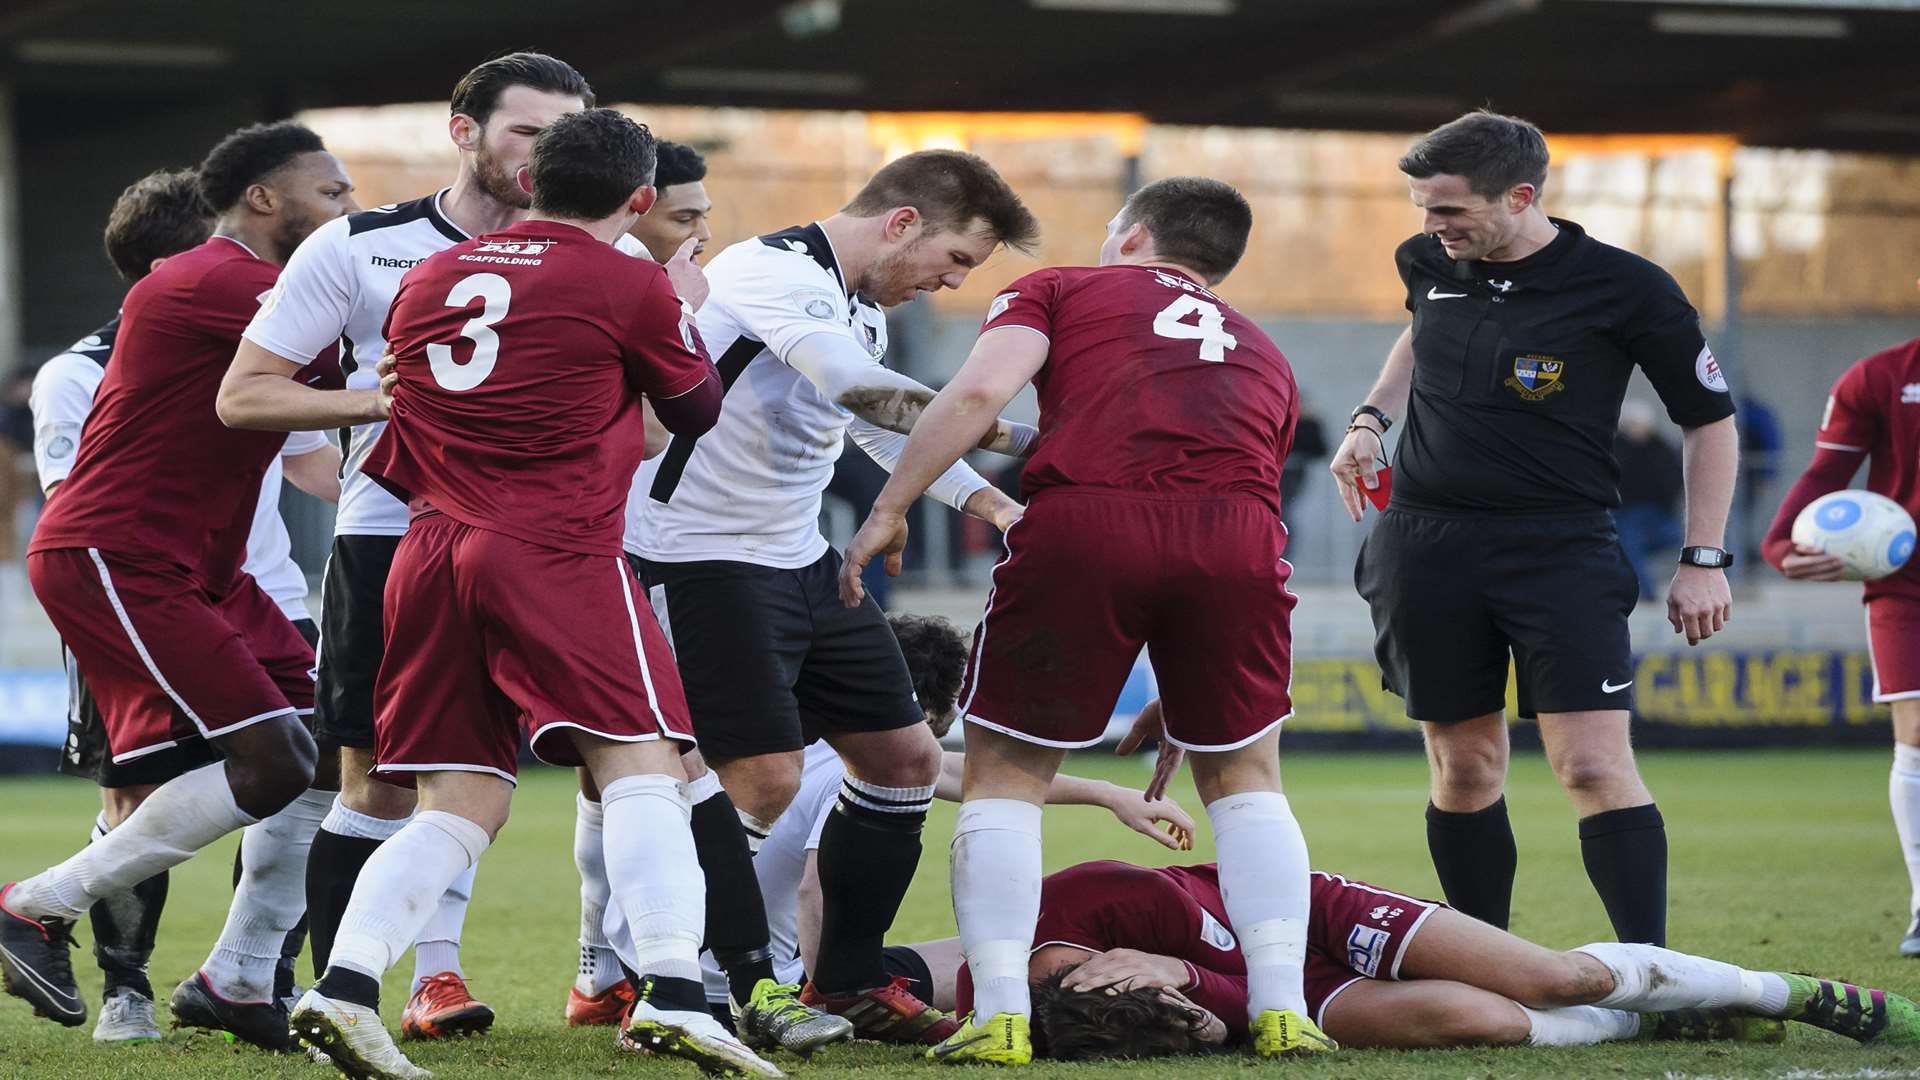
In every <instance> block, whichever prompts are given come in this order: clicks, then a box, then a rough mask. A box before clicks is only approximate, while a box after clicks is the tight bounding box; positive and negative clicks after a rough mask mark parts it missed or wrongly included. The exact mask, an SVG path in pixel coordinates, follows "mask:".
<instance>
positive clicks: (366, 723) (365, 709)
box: [313, 534, 401, 750]
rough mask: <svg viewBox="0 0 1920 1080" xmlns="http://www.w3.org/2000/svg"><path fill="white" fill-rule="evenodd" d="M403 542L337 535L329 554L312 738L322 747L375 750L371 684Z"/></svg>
mask: <svg viewBox="0 0 1920 1080" xmlns="http://www.w3.org/2000/svg"><path fill="white" fill-rule="evenodd" d="M400 540H401V538H400V537H398V536H380V535H374V534H362V535H344V536H336V537H334V538H333V549H332V550H331V551H330V552H328V553H327V570H326V573H325V574H324V575H323V576H322V577H321V579H320V649H319V660H320V662H319V683H318V684H317V685H316V686H315V687H314V694H313V737H314V739H315V740H317V741H318V742H319V743H320V745H322V746H325V747H339V746H350V747H353V748H355V749H358V750H371V749H373V682H374V680H375V679H376V678H378V677H379V675H380V659H381V657H383V656H385V655H386V639H385V637H384V634H385V633H386V630H385V626H384V625H383V624H382V622H381V617H380V613H381V610H382V598H383V597H384V596H385V595H386V591H387V573H388V571H390V570H392V569H393V553H394V552H395V551H396V550H398V549H399V547H400Z"/></svg>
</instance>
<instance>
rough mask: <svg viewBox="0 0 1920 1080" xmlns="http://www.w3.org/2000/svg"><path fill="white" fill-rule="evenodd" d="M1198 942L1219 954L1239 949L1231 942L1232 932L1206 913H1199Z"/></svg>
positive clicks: (1237, 945) (1234, 942)
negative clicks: (1210, 947) (1203, 943)
mask: <svg viewBox="0 0 1920 1080" xmlns="http://www.w3.org/2000/svg"><path fill="white" fill-rule="evenodd" d="M1200 940H1201V941H1204V942H1206V943H1207V944H1208V945H1210V946H1212V947H1213V948H1216V949H1219V950H1220V951H1221V952H1232V951H1233V950H1235V949H1237V948H1239V947H1240V945H1239V943H1238V942H1236V941H1234V940H1233V931H1231V930H1229V929H1227V928H1226V925H1225V924H1223V923H1222V922H1221V921H1220V920H1219V919H1216V918H1214V917H1213V915H1212V914H1210V913H1208V912H1206V911H1202V912H1201V913H1200Z"/></svg>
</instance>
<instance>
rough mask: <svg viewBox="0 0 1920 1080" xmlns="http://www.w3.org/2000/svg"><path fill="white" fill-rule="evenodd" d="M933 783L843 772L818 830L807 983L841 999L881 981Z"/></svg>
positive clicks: (917, 856)
mask: <svg viewBox="0 0 1920 1080" xmlns="http://www.w3.org/2000/svg"><path fill="white" fill-rule="evenodd" d="M932 805H933V787H932V786H931V785H929V786H927V787H918V788H888V787H880V786H878V785H874V784H869V783H866V782H864V781H862V780H859V779H857V778H855V777H853V776H848V777H847V778H846V780H845V781H844V783H843V784H842V786H841V789H840V802H839V804H838V805H837V806H835V807H834V808H833V812H832V813H830V814H828V815H827V823H826V826H825V827H824V828H822V829H821V830H820V907H821V912H820V955H819V957H818V958H817V959H816V960H815V961H814V965H813V971H812V972H811V973H810V974H811V975H812V976H813V985H814V988H815V989H817V990H818V991H819V992H820V993H822V994H825V995H827V996H829V997H844V996H849V995H852V994H857V993H859V992H861V991H863V990H871V989H873V988H874V987H876V986H881V985H884V984H885V983H886V982H887V980H888V978H889V976H888V974H887V970H886V968H885V966H884V965H883V963H882V960H881V951H882V950H883V949H884V948H885V946H886V940H885V939H886V934H887V931H888V929H890V928H891V927H892V926H893V917H894V916H895V915H896V914H898V913H899V911H900V901H902V900H904V899H905V898H906V895H907V886H909V885H911V884H912V883H913V872H914V870H916V869H917V868H918V867H919V865H920V830H921V827H922V826H924V825H925V824H926V821H927V810H928V808H929V807H931V806H932Z"/></svg>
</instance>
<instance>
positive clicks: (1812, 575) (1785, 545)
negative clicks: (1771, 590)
mask: <svg viewBox="0 0 1920 1080" xmlns="http://www.w3.org/2000/svg"><path fill="white" fill-rule="evenodd" d="M1866 456H1867V454H1866V451H1864V450H1856V449H1853V448H1852V447H1848V448H1846V449H1844V450H1843V449H1840V448H1838V447H1834V446H1821V447H1817V448H1816V449H1815V450H1814V452H1813V460H1812V461H1810V462H1808V463H1807V471H1805V472H1803V473H1801V474H1800V479H1798V480H1796V481H1794V482H1793V486H1792V487H1791V488H1788V489H1787V494H1786V497H1785V498H1783V499H1781V500H1780V512H1779V513H1777V514H1775V515H1774V516H1773V524H1772V525H1771V526H1769V527H1768V529H1767V537H1766V539H1765V540H1763V541H1761V543H1760V555H1761V557H1762V558H1764V559H1766V560H1767V562H1768V564H1769V565H1771V566H1772V567H1773V568H1774V569H1775V570H1778V571H1780V572H1781V573H1782V574H1784V575H1786V576H1787V577H1790V578H1792V579H1794V580H1795V581H1839V580H1840V575H1841V574H1844V573H1846V570H1847V564H1846V562H1845V561H1843V560H1842V559H1841V558H1840V556H1838V555H1823V554H1821V553H1820V552H1818V551H1812V550H1809V549H1807V548H1802V547H1800V546H1799V545H1797V544H1795V543H1794V542H1793V523H1794V520H1795V519H1796V518H1798V517H1799V516H1800V511H1802V510H1805V509H1806V508H1807V504H1808V503H1811V502H1812V501H1813V500H1815V499H1817V498H1819V497H1820V496H1822V495H1825V494H1827V493H1829V492H1834V491H1839V490H1840V489H1841V488H1844V487H1846V486H1847V484H1848V483H1850V482H1851V481H1852V480H1853V474H1854V473H1856V472H1858V471H1859V469H1860V463H1861V462H1862V461H1864V460H1866Z"/></svg>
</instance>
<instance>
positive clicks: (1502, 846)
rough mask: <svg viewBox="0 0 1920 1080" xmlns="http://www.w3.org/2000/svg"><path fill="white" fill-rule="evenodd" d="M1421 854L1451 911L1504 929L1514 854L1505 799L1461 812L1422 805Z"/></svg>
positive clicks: (1510, 897) (1510, 904) (1510, 906)
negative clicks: (1423, 842) (1423, 849)
mask: <svg viewBox="0 0 1920 1080" xmlns="http://www.w3.org/2000/svg"><path fill="white" fill-rule="evenodd" d="M1583 835H1584V833H1583ZM1427 851H1428V852H1429V853H1431V854H1432V855H1433V870H1434V873H1435V874H1437V875H1439V877H1440V889H1441V891H1442V892H1444V893H1445V894H1446V897H1447V903H1448V904H1449V905H1451V906H1452V907H1453V909H1454V910H1455V911H1459V912H1461V913H1463V914H1466V915H1471V916H1473V917H1474V918H1476V919H1479V920H1480V921H1481V922H1483V923H1487V924H1489V925H1492V926H1497V927H1499V928H1500V929H1502V930H1505V929H1506V928H1507V919H1508V916H1509V915H1510V914H1511V913H1512V910H1513V868H1514V864H1515V863H1516V862H1517V861H1518V859H1519V855H1518V853H1517V852H1516V851H1515V850H1514V846H1513V824H1512V822H1510V821H1508V820H1507V799H1506V796H1504V795H1503V796H1501V797H1500V798H1498V799H1496V800H1494V802H1493V805H1492V806H1489V807H1486V808H1485V809H1482V810H1473V811H1469V812H1467V813H1455V812H1453V811H1451V810H1442V809H1440V808H1439V807H1437V806H1434V805H1433V804H1432V803H1428V804H1427ZM1588 868H1589V870H1591V868H1592V864H1591V863H1589V864H1588ZM1608 910H1612V909H1611V908H1609V909H1608Z"/></svg>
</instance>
